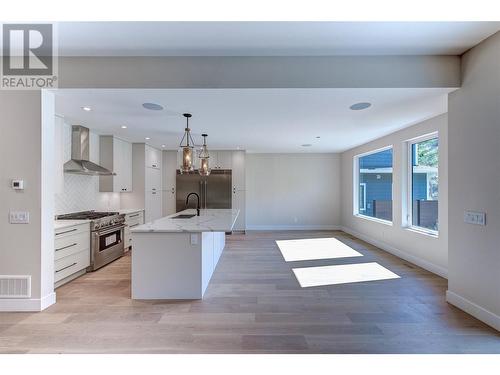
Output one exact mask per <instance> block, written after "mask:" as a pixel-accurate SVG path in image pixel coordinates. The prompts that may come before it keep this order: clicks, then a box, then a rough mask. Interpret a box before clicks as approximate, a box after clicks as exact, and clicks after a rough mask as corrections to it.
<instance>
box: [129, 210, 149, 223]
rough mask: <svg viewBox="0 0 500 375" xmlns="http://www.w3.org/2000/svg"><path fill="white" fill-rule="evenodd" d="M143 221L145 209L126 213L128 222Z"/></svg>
mask: <svg viewBox="0 0 500 375" xmlns="http://www.w3.org/2000/svg"><path fill="white" fill-rule="evenodd" d="M143 221H144V212H143V211H140V212H135V213H133V214H127V215H125V222H127V223H132V222H134V223H135V222H138V223H142V222H143Z"/></svg>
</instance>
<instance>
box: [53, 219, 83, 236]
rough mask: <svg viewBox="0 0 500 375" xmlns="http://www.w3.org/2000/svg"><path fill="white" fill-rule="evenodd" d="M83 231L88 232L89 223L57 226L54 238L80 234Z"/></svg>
mask: <svg viewBox="0 0 500 375" xmlns="http://www.w3.org/2000/svg"><path fill="white" fill-rule="evenodd" d="M83 232H87V233H88V232H90V223H85V224H77V225H74V226H71V227H65V228H59V229H56V230H55V231H54V236H55V239H56V240H57V239H59V238H63V237H67V236H72V235H75V234H80V233H83Z"/></svg>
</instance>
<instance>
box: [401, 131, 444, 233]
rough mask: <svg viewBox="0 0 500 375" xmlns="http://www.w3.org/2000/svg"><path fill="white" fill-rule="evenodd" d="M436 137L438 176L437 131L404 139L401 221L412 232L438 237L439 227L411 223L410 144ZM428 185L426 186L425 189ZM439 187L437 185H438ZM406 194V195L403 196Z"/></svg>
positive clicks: (411, 166)
mask: <svg viewBox="0 0 500 375" xmlns="http://www.w3.org/2000/svg"><path fill="white" fill-rule="evenodd" d="M434 138H437V140H438V178H439V174H440V173H439V166H440V164H441V163H440V159H441V157H440V152H439V149H440V148H439V132H438V131H434V132H431V133H427V134H423V135H420V136H418V137H415V138H411V139H408V140H406V141H404V145H405V149H406V158H405V159H406V160H405V162H404V164H403V169H404V173H403V176H404V177H403V178H404V180H405V181H404V186H405V189H404V192H403V197H402V198H403V202H404V204H403V216H402V217H403V223H402V226H403V228H405V229H408V230H410V231H412V232H417V233H421V234H425V235H429V236H432V237H439V227H438V230H433V229H429V228H425V227H420V226H418V225H413V191H412V190H413V189H412V186H413V163H412V160H413V152H412V146H413V145H414V144H417V143H421V142H425V141H428V140H431V139H434ZM428 188H429V187H428V186H427V187H426V189H428ZM438 189H439V187H438ZM405 196H406V197H405ZM438 223H439V196H438Z"/></svg>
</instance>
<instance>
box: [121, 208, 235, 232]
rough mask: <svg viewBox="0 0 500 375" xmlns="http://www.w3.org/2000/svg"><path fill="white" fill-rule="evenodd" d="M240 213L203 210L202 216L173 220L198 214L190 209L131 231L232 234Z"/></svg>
mask: <svg viewBox="0 0 500 375" xmlns="http://www.w3.org/2000/svg"><path fill="white" fill-rule="evenodd" d="M239 213H240V210H237V209H220V210H218V209H208V210H201V212H200V216H194V217H192V218H190V219H173V218H172V217H173V216H177V215H179V214H196V210H194V209H189V210H184V211H181V212H177V213H175V214H173V215H169V216H165V217H162V218H161V219H158V220H154V221H152V222H150V223H146V224H143V225H139V226H137V227H134V229H131V230H130V231H131V232H132V233H145V232H154V233H181V232H230V231H232V230H233V227H234V223H235V222H236V219H237V217H238V214H239Z"/></svg>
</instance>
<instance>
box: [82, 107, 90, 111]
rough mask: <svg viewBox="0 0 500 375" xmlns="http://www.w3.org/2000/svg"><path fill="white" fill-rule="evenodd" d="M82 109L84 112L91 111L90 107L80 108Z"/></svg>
mask: <svg viewBox="0 0 500 375" xmlns="http://www.w3.org/2000/svg"><path fill="white" fill-rule="evenodd" d="M82 109H83V110H84V111H85V112H90V111H92V108H90V107H82Z"/></svg>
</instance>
